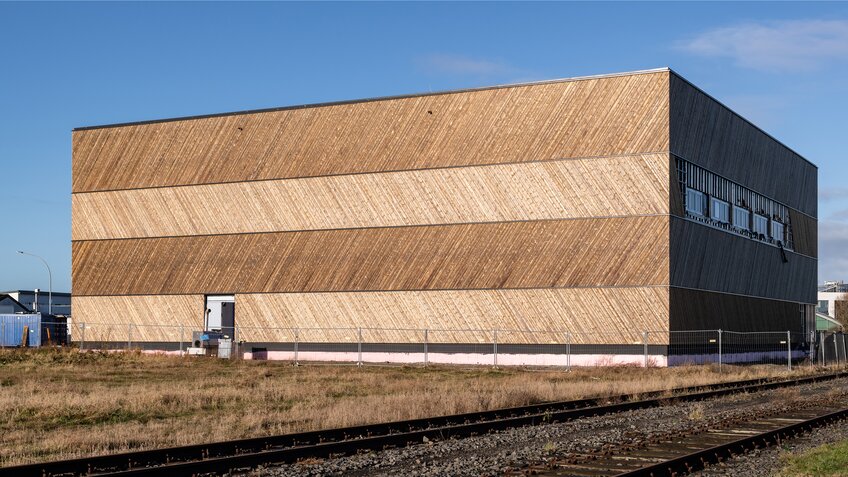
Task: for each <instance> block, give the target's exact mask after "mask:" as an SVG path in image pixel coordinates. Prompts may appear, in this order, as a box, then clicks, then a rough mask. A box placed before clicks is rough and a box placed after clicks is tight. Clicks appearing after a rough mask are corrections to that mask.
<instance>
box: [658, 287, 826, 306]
mask: <svg viewBox="0 0 848 477" xmlns="http://www.w3.org/2000/svg"><path fill="white" fill-rule="evenodd" d="M668 287H669V288H677V289H679V290H691V291H698V292H704V293H716V294H719V295H732V296H739V297H743V298H753V299H757V300H771V301H780V302H785V303H794V304H796V305H797V304H803V305H815V303H809V302H806V301H793V300H787V299H785V298H772V297H767V296H759V295H747V294H745V293H734V292H728V291H719V290H709V289H706V288H693V287H684V286H681V285H669V286H668Z"/></svg>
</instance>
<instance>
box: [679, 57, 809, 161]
mask: <svg viewBox="0 0 848 477" xmlns="http://www.w3.org/2000/svg"><path fill="white" fill-rule="evenodd" d="M668 71H669V72H670V73H671V74H673V75H674V76H676V77H677V78H678V79H680V80H681V81H683V82H685V83H686V84H688V85H689V86H691V87H692V88H695V89H696V90H697V91H699V92H700V93H701V94H703V95H704V96H706V97H708V98H710V99H711V100H713V101H715V102H716V104H718V105H719V106H721V107H722V108H724V109H726V110H728V111H729V112H730V113H731V114H733V115H734V116H736V117H738V118H739V119H741V120H742V121H745V122H746V123H748V124H749V125H751V126H753V127H754V129H756V130H757V131H760V132H761V133H763V134H765V135H766V136H767V137H768V138H769V139H771V140H772V141H774V142H776V143H778V144H780V145H781V146H783V147H784V148H785V149H786V150H787V151H789V152H791V153H792V154H795V155H796V156H798V157H799V158H801V160H803V161H804V162H806V163H808V164H809V165H811V166H813V167H815V168H816V170H818V169H819V166H817V165H816V164H815V163H813V161H811V160H809V159H807V158H806V157H804V156H802V155H801V154H800V153H798V151H796V150H795V149H792V148H791V147H789V146H787V145H786V144H784V143H783V141H781V140H779V139H777V138H776V137H774V136H772V135H771V134H769V133H768V132H766V131H765V130H764V129H763V128H761V127H759V126H757V125H756V124H754V123H753V122H752V121H751V120H749V119H748V118H746V117H745V116H742V115H741V114H739V113H737V112H736V111H734V110H733V109H731V108H730V107H729V106H727V105H726V104H724V103H722V102H721V101H719V100H718V99H716V98H715V96H713V95H711V94H710V93H707V92H706V91H704V90H703V89H701V88H699V87H698V86H697V85H696V84H694V83H692V82H691V81H689V80H688V79H686V78H684V77H683V75H681V74H680V73H678V72H677V71H674V70H673V69H671V68H668Z"/></svg>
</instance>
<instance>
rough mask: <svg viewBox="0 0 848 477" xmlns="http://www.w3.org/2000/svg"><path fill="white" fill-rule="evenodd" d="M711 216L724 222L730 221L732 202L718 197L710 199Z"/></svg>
mask: <svg viewBox="0 0 848 477" xmlns="http://www.w3.org/2000/svg"><path fill="white" fill-rule="evenodd" d="M710 217H712V218H713V219H715V220H717V221H719V222H721V223H723V224H729V223H730V204H728V203H727V202H725V201H723V200H719V199H716V198H715V197H713V198H711V199H710Z"/></svg>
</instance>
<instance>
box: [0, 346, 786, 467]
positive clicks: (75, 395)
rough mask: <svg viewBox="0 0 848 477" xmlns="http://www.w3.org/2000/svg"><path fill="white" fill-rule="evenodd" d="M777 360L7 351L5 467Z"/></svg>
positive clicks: (702, 379)
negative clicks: (681, 362)
mask: <svg viewBox="0 0 848 477" xmlns="http://www.w3.org/2000/svg"><path fill="white" fill-rule="evenodd" d="M783 373H785V371H782V370H781V368H777V367H744V368H733V367H730V366H726V367H725V372H724V373H723V374H718V373H717V372H716V369H714V368H711V367H705V366H701V367H682V368H673V369H663V368H647V369H641V368H634V367H618V368H604V369H600V368H595V369H576V370H574V371H572V372H570V373H566V372H563V371H562V370H545V371H540V370H521V369H498V370H494V369H491V368H482V367H481V368H463V369H460V368H452V367H450V368H449V367H430V368H427V369H422V368H412V367H394V368H391V367H368V368H361V369H360V368H355V367H347V366H306V367H294V366H291V365H290V364H288V363H283V362H264V361H220V360H213V359H203V358H176V357H166V356H149V355H141V354H138V353H79V352H75V351H55V350H38V351H10V350H2V351H0V411H2V412H0V435H2V436H3V439H2V440H0V465H3V466H7V465H14V464H21V463H28V462H36V461H45V460H54V459H62V458H70V457H80V456H86V455H93V454H103V453H112V452H121V451H126V450H133V449H147V448H156V447H162V446H172V445H183V444H190V443H198V442H205V441H217V440H225V439H231V438H238V437H248V436H250V437H253V436H256V435H260V434H279V433H287V432H294V431H303V430H311V429H319V428H330V427H341V426H351V425H356V424H363V423H370V422H380V421H391V420H400V419H409V418H415V417H425V416H431V415H440V414H453V413H460V412H469V411H476V410H484V409H493V408H499V407H509V406H518V405H524V404H530V403H537V402H543V401H552V400H566V399H577V398H585V397H594V396H607V395H614V394H623V393H638V392H645V391H650V390H657V389H669V388H674V387H682V386H690V385H698V384H707V383H713V382H717V381H722V380H738V379H750V378H755V377H763V376H768V375H775V374H783Z"/></svg>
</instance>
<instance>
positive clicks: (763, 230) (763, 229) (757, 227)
mask: <svg viewBox="0 0 848 477" xmlns="http://www.w3.org/2000/svg"><path fill="white" fill-rule="evenodd" d="M754 233H755V234H761V235H768V217H765V216H762V215H760V214H754Z"/></svg>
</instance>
